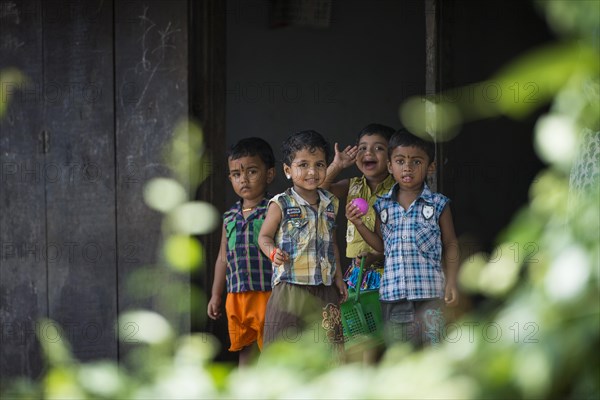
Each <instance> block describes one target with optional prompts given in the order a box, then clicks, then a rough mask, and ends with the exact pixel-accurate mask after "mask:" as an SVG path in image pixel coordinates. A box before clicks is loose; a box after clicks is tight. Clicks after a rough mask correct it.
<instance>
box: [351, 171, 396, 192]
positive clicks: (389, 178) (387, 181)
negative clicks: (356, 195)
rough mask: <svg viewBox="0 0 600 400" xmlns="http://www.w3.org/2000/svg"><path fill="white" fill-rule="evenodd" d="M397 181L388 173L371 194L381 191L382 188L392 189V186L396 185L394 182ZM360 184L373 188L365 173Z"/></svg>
mask: <svg viewBox="0 0 600 400" xmlns="http://www.w3.org/2000/svg"><path fill="white" fill-rule="evenodd" d="M395 183H396V181H395V180H394V177H393V176H392V175H388V176H387V177H386V178H385V179H384V180H383V181H381V182H380V183H379V184H378V185H377V186H376V187H375V191H374V192H373V191H371V195H372V194H373V193H379V191H380V190H382V189H387V190H389V189H391V187H392V186H394V184H395ZM360 184H361V185H362V186H363V187H366V188H369V190H371V188H370V187H369V183H368V182H367V178H366V177H365V176H364V175H363V176H362V177H361V178H360Z"/></svg>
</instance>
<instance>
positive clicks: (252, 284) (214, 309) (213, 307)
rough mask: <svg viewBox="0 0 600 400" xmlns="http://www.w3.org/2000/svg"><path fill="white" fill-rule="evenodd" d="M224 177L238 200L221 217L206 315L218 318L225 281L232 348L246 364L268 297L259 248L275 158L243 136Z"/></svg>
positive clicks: (259, 340)
mask: <svg viewBox="0 0 600 400" xmlns="http://www.w3.org/2000/svg"><path fill="white" fill-rule="evenodd" d="M227 161H228V165H229V180H230V181H231V185H232V186H233V190H234V191H235V193H236V194H237V195H238V196H239V197H240V200H239V201H238V202H237V203H235V204H234V205H233V207H231V208H230V209H229V210H228V211H227V212H225V214H224V215H223V233H222V235H221V249H220V251H219V256H218V258H217V261H216V263H215V277H214V281H213V286H212V295H211V298H210V301H209V303H208V309H207V313H208V316H209V317H210V318H212V319H217V318H219V317H221V314H222V313H221V303H222V300H221V295H222V293H223V290H224V289H225V283H227V298H226V302H225V311H226V313H227V323H228V329H229V339H230V342H231V346H230V347H229V351H232V352H233V351H239V365H240V366H244V365H247V364H249V363H250V361H251V359H252V354H253V350H254V348H255V347H256V345H258V348H259V349H262V344H263V333H264V322H265V309H266V306H267V302H268V300H269V297H270V295H271V279H272V276H273V270H272V267H271V260H269V258H268V257H266V256H265V255H264V254H263V253H262V252H261V251H260V247H259V246H258V234H259V233H260V229H261V227H262V224H263V222H264V220H265V215H266V213H267V205H268V203H269V199H270V196H268V195H267V194H266V190H267V185H268V184H269V183H271V182H272V181H273V178H274V177H275V156H274V155H273V149H272V148H271V146H270V145H269V144H268V143H267V142H266V141H264V140H263V139H261V138H246V139H242V140H240V141H239V142H238V143H237V144H235V145H234V146H232V147H231V149H230V151H229V154H228V157H227Z"/></svg>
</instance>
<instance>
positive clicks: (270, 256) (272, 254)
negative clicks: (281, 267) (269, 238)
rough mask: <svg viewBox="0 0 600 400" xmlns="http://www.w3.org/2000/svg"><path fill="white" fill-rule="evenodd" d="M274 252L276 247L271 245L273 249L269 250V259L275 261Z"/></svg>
mask: <svg viewBox="0 0 600 400" xmlns="http://www.w3.org/2000/svg"><path fill="white" fill-rule="evenodd" d="M275 254H277V247H273V250H271V254H269V259H270V260H271V262H275Z"/></svg>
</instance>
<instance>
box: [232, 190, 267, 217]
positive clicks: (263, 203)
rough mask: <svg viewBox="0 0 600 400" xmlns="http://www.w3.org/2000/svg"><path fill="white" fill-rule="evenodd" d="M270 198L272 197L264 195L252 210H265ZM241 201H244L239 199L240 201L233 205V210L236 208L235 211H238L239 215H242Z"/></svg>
mask: <svg viewBox="0 0 600 400" xmlns="http://www.w3.org/2000/svg"><path fill="white" fill-rule="evenodd" d="M271 197H272V196H271V195H270V194H269V193H265V196H264V197H263V199H262V200H261V201H260V203H258V204H257V205H256V207H254V209H253V210H257V209H259V208H266V207H267V206H268V205H269V199H270V198H271ZM243 200H244V199H242V198H240V199H239V200H238V201H237V202H236V203H235V208H236V211H238V212H239V213H240V214H241V213H242V203H243Z"/></svg>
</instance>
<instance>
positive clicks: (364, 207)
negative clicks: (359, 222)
mask: <svg viewBox="0 0 600 400" xmlns="http://www.w3.org/2000/svg"><path fill="white" fill-rule="evenodd" d="M352 204H354V205H355V206H356V207H358V209H359V210H360V212H361V214H366V213H367V211H369V203H367V201H366V200H365V199H363V198H362V197H357V198H356V199H354V200H352Z"/></svg>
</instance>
